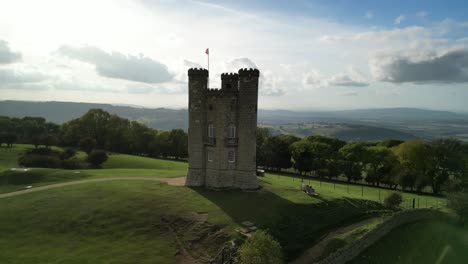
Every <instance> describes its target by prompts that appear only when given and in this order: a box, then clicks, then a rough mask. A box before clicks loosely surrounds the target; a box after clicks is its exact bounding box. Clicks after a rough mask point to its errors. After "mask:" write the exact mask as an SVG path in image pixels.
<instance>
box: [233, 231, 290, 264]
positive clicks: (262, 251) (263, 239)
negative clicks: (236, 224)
mask: <svg viewBox="0 0 468 264" xmlns="http://www.w3.org/2000/svg"><path fill="white" fill-rule="evenodd" d="M238 254H239V255H238V256H237V258H236V261H235V263H239V264H264V263H269V264H280V263H283V253H282V251H281V246H280V244H279V243H278V241H276V240H275V239H274V238H273V237H272V236H270V235H269V234H268V233H267V232H265V231H263V230H260V231H257V232H255V233H254V234H253V235H252V236H251V237H249V238H248V239H247V240H246V241H245V243H244V244H242V246H241V247H240V248H239V251H238Z"/></svg>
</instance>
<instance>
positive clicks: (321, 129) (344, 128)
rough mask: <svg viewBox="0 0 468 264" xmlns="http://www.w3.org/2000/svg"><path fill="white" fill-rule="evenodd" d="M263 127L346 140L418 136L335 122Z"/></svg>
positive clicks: (377, 139)
mask: <svg viewBox="0 0 468 264" xmlns="http://www.w3.org/2000/svg"><path fill="white" fill-rule="evenodd" d="M260 126H262V127H268V128H270V129H272V131H273V133H274V134H292V135H295V136H298V137H306V136H310V135H314V134H319V135H324V136H331V137H336V138H339V139H342V140H346V141H379V140H385V139H401V140H408V139H413V138H416V137H415V136H413V135H412V134H409V133H404V132H401V131H398V130H393V129H387V128H382V127H374V126H365V125H352V124H333V123H324V122H320V123H291V124H273V125H269V124H262V125H260Z"/></svg>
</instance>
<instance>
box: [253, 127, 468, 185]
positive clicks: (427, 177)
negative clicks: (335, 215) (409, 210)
mask: <svg viewBox="0 0 468 264" xmlns="http://www.w3.org/2000/svg"><path fill="white" fill-rule="evenodd" d="M257 165H259V166H263V167H264V168H265V169H267V170H272V171H280V170H282V169H283V170H284V169H291V168H292V169H293V170H295V171H296V172H297V173H298V174H300V175H307V176H310V177H318V178H328V179H337V178H339V177H343V178H345V179H346V180H347V181H348V182H362V181H363V180H364V182H365V183H367V184H369V185H373V186H381V185H385V186H386V187H389V188H393V189H397V188H398V187H400V188H401V189H403V190H411V191H418V192H422V191H424V190H425V189H426V188H430V189H431V190H432V192H433V193H434V194H439V193H441V192H442V191H445V190H448V189H451V188H453V186H455V185H459V183H460V182H463V181H464V180H466V178H467V177H468V176H467V171H468V145H467V144H464V143H463V142H461V141H459V140H456V139H450V138H445V139H436V140H433V141H430V142H425V141H421V140H413V141H406V142H403V141H400V140H385V141H382V142H345V141H342V140H340V139H337V138H333V137H326V136H320V135H311V136H308V137H305V138H302V139H301V138H298V137H295V136H292V135H271V133H270V131H269V130H268V129H267V128H258V130H257Z"/></svg>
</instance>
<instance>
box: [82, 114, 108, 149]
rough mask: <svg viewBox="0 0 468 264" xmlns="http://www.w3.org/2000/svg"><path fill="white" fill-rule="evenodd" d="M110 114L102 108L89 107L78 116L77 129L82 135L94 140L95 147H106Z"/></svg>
mask: <svg viewBox="0 0 468 264" xmlns="http://www.w3.org/2000/svg"><path fill="white" fill-rule="evenodd" d="M110 119H111V115H110V114H109V113H108V112H106V111H104V110H102V109H90V110H89V111H88V112H86V113H85V114H84V115H83V116H82V117H80V118H79V129H80V130H81V133H82V135H83V137H85V136H88V137H92V138H94V139H95V140H96V147H98V148H104V147H106V140H107V135H108V130H109V120H110Z"/></svg>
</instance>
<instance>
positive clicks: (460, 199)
mask: <svg viewBox="0 0 468 264" xmlns="http://www.w3.org/2000/svg"><path fill="white" fill-rule="evenodd" d="M447 199H448V206H449V207H450V208H451V209H452V210H453V211H455V213H457V214H458V216H459V217H460V220H461V222H462V223H465V222H466V221H467V219H468V193H466V192H461V191H459V192H453V193H449V194H448V195H447Z"/></svg>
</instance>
